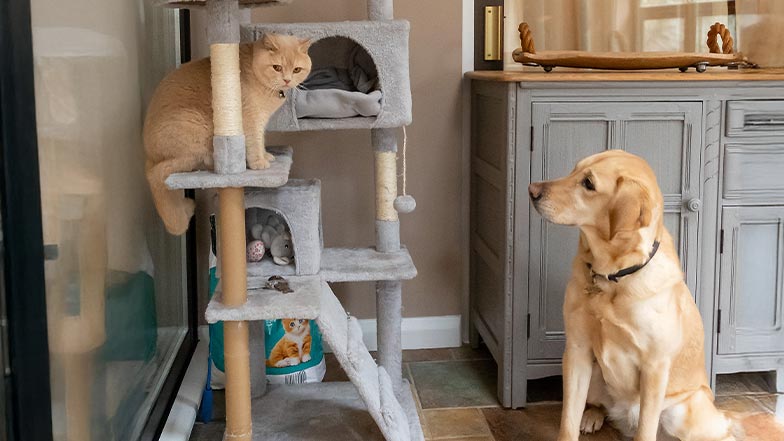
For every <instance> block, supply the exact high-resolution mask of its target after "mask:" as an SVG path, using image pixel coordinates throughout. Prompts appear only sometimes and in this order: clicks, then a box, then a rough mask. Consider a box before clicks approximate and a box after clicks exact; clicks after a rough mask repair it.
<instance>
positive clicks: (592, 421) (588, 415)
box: [580, 406, 605, 433]
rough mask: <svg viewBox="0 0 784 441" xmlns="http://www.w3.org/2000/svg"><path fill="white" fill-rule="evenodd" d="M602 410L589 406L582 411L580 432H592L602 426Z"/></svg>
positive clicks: (603, 415)
mask: <svg viewBox="0 0 784 441" xmlns="http://www.w3.org/2000/svg"><path fill="white" fill-rule="evenodd" d="M604 417H605V414H604V410H602V409H600V408H598V407H593V406H589V407H587V408H586V409H585V412H583V418H582V420H580V432H582V433H594V432H596V431H597V430H599V429H601V428H602V424H604Z"/></svg>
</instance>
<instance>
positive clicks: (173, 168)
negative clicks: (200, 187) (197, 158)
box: [145, 159, 196, 236]
mask: <svg viewBox="0 0 784 441" xmlns="http://www.w3.org/2000/svg"><path fill="white" fill-rule="evenodd" d="M195 166H196V164H194V163H193V161H189V160H184V159H167V160H164V161H161V162H159V163H157V164H154V163H152V162H151V161H149V160H147V163H146V165H145V169H146V172H147V182H148V183H149V184H150V191H151V192H152V199H153V201H154V202H155V208H156V209H157V210H158V215H160V216H161V219H163V224H164V226H165V227H166V231H168V232H169V233H171V234H174V235H175V236H179V235H181V234H184V233H185V232H186V231H188V224H189V223H190V220H191V216H193V211H194V209H195V207H196V203H195V202H194V201H193V200H192V199H188V198H186V197H185V195H184V194H183V192H182V190H169V189H168V188H167V187H166V184H165V181H166V178H167V177H169V175H170V174H172V173H177V172H183V171H190V170H193V168H194V167H195Z"/></svg>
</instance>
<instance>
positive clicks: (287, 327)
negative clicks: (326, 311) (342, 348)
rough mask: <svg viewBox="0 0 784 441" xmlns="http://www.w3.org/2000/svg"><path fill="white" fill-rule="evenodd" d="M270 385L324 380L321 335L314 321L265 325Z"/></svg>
mask: <svg viewBox="0 0 784 441" xmlns="http://www.w3.org/2000/svg"><path fill="white" fill-rule="evenodd" d="M264 346H265V347H266V348H265V349H266V355H267V382H268V383H272V384H296V383H315V382H320V381H321V380H322V379H324V373H325V372H326V370H327V368H326V364H325V363H324V350H323V348H322V345H321V333H320V332H319V330H318V325H317V324H316V322H315V321H313V320H307V319H290V318H288V319H281V320H267V321H265V323H264Z"/></svg>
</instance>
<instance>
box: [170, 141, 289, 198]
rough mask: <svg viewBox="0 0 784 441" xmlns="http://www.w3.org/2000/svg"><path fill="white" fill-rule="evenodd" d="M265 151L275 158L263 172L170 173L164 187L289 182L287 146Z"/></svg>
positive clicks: (183, 188)
mask: <svg viewBox="0 0 784 441" xmlns="http://www.w3.org/2000/svg"><path fill="white" fill-rule="evenodd" d="M267 151H268V152H269V153H271V154H272V155H274V156H275V160H274V161H272V162H271V163H270V167H269V168H266V169H264V170H249V169H246V170H245V171H244V172H241V173H232V174H218V173H214V172H212V171H209V170H199V171H195V172H188V173H172V174H171V175H170V176H169V177H168V178H166V186H167V187H169V188H170V189H172V190H187V189H192V188H193V189H205V188H237V187H266V188H274V187H280V186H283V185H285V184H286V182H288V180H289V172H290V171H291V160H292V159H291V157H292V154H293V151H292V149H291V147H288V146H286V147H277V146H276V147H267Z"/></svg>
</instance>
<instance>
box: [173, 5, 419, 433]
mask: <svg viewBox="0 0 784 441" xmlns="http://www.w3.org/2000/svg"><path fill="white" fill-rule="evenodd" d="M159 3H160V4H161V5H163V6H168V7H205V8H206V9H207V12H208V17H209V18H208V20H209V21H208V39H209V43H210V56H211V59H212V63H211V65H212V91H213V97H212V99H213V104H212V106H213V113H214V125H215V137H214V141H213V146H214V150H215V152H214V163H215V170H214V171H199V172H193V173H180V174H174V175H172V176H170V177H169V178H168V179H167V181H166V184H167V186H169V188H171V189H185V188H216V189H218V199H219V211H218V231H219V233H218V248H219V253H218V254H219V256H218V257H219V270H220V274H221V282H220V285H219V287H218V289H217V290H216V295H215V297H214V298H213V300H212V301H211V302H210V304H209V305H208V307H207V311H206V318H207V321H208V322H210V323H214V322H217V321H223V323H224V339H225V342H224V346H225V349H224V351H225V368H226V433H225V436H224V439H226V440H232V441H233V440H243V441H249V440H261V439H265V440H266V439H336V440H337V439H339V440H344V439H363V440H364V439H372V438H374V437H375V438H378V432H377V431H376V430H375V429H374V428H373V427H369V424H367V422H368V421H371V420H369V419H368V418H367V415H368V414H369V416H370V417H372V421H373V422H374V423H375V425H376V426H377V427H378V429H380V431H381V434H382V435H383V437H384V438H386V439H387V440H396V441H398V440H399V441H405V440H422V439H423V435H422V431H421V427H420V425H419V418H418V416H417V413H416V408H415V405H414V400H413V397H412V395H411V390H410V387H409V385H408V383H407V382H406V381H405V380H404V379H403V377H402V370H401V361H402V348H401V313H402V304H401V281H402V280H408V279H411V278H413V277H415V276H416V268H415V267H414V264H413V262H412V261H411V257H410V255H409V253H408V251H407V250H406V249H405V248H402V247H401V245H400V223H399V220H398V211H401V212H405V211H410V209H413V206H412V205H413V204H411V202H413V200H408V201H406V200H403V201H401V200H398V203H396V198H397V197H398V196H397V138H396V128H399V127H403V126H405V125H407V124H409V123H410V122H411V91H410V84H409V77H408V31H409V25H408V23H407V22H405V21H402V20H393V17H392V15H393V5H392V0H367V7H368V18H369V21H360V22H341V23H308V24H268V25H252V26H246V27H245V29H244V30H243V37H244V38H245V39H246V40H254V39H256V38H258V37H259V36H260V35H261V33H263V32H266V31H274V32H280V33H289V34H294V35H297V36H300V37H305V38H311V39H312V40H314V42H318V41H320V40H325V41H328V40H329V41H333V42H336V41H337V42H338V44H326V45H325V46H324V47H326V48H327V49H325V50H327V51H330V53H329V54H327V56H326V57H322V58H326V59H330V58H334V57H335V56H336V54H339V53H340V51H341V50H344V49H345V47H346V44H348V45H349V46H350V45H359V46H360V47H361V48H362V49H364V50H365V51H367V53H368V54H369V55H370V56H371V57H372V59H373V61H374V63H375V65H376V70H377V73H378V76H379V86H380V89H381V91H382V93H383V98H382V101H381V112H380V113H379V114H378V115H377V116H375V117H358V118H341V119H298V118H296V115H294V114H293V113H291V111H290V109H292V108H293V103H292V100H293V97H292V96H289V97H288V102H287V104H285V105H284V106H283V107H282V108H281V110H280V111H279V112H278V114H276V115H275V117H274V118H273V119H272V120H271V121H270V124H269V125H268V127H267V130H273V131H274V130H279V131H293V130H334V129H343V128H368V129H370V130H371V141H372V146H373V149H374V152H375V189H376V246H375V247H374V248H323V244H322V239H321V216H320V192H321V186H320V183H319V182H318V181H317V180H289V179H288V175H289V170H290V167H291V158H292V151H291V149H290V148H277V149H269V150H270V153H272V154H274V155H275V156H276V160H275V161H274V162H272V166H271V167H270V168H269V169H266V170H246V168H245V142H244V141H245V140H244V136H243V131H242V110H241V91H240V76H239V41H240V26H239V8H241V7H253V6H265V5H266V6H269V5H276V4H282V3H288V1H286V0H159ZM341 48H343V49H341ZM312 51H313V49H311V52H312ZM333 51H334V53H333ZM295 93H296V92H294V94H295ZM245 187H251V188H248V189H246V188H245ZM400 202H403V203H400ZM405 202H408V204H407V203H405ZM406 206H408V208H405V207H406ZM247 207H260V208H265V209H270V210H274V211H276V212H278V213H279V214H281V216H282V217H283V218H284V219H285V220H286V222H287V223H288V225H289V228H290V230H291V234H292V242H293V246H294V248H295V261H294V263H293V264H292V265H289V266H281V267H277V266H272V265H269V264H267V265H266V266H265V264H264V263H263V262H260V263H258V264H246V260H245V238H246V231H247V230H246V225H245V209H246V208H247ZM396 207H397V209H396ZM248 265H250V268H248ZM275 274H281V275H285V277H286V278H287V279H289V283H290V287H291V288H292V289H293V292H292V293H289V294H283V293H279V292H277V291H271V290H265V289H262V288H261V287H262V286H263V284H264V282H265V281H266V280H267V278H268V277H269V276H270V275H275ZM359 281H376V310H377V318H378V359H379V365H380V366H378V365H376V362H375V361H374V360H373V358H372V357H371V355H370V353H369V352H368V350H367V347H366V346H365V344H364V342H363V340H362V331H361V329H360V327H359V324H358V321H357V320H356V318H354V317H351V316H349V315H348V314H347V313H346V311H345V310H344V309H343V306H342V305H341V304H340V301H339V300H338V299H337V297H335V295H334V294H333V292H332V290H331V289H330V287H329V285H328V283H327V282H359ZM278 318H302V319H311V320H316V321H317V322H318V325H319V328H320V329H321V331H322V334H323V337H324V339H325V340H326V341H327V342H328V343H329V345H330V347H331V349H332V351H333V352H334V353H335V355H336V358H337V359H338V361H339V362H340V364H341V366H342V367H343V369H344V370H345V371H346V374H347V375H348V377H349V379H350V380H351V383H339V382H338V383H320V384H307V385H286V386H271V387H270V388H269V390H267V389H266V381H265V378H264V355H265V354H264V342H263V336H264V334H263V331H262V329H261V323H260V322H259V321H260V320H268V319H278ZM352 384H353V385H352Z"/></svg>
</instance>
